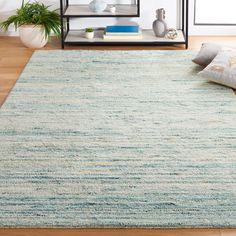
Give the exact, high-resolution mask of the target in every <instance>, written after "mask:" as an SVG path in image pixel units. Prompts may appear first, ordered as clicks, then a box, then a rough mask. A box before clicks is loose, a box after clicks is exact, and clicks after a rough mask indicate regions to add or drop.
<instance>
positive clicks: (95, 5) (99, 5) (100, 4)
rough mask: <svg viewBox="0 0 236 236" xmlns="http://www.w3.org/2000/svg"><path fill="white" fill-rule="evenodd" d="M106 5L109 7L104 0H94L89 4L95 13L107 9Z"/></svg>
mask: <svg viewBox="0 0 236 236" xmlns="http://www.w3.org/2000/svg"><path fill="white" fill-rule="evenodd" d="M106 7H107V4H106V2H104V1H103V0H93V1H92V2H90V4H89V8H90V10H91V11H92V12H95V13H101V12H103V11H104V10H105V9H106Z"/></svg>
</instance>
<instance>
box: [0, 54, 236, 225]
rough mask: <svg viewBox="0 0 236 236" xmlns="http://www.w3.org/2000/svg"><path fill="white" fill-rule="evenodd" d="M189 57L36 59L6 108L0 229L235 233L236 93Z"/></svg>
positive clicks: (0, 131)
mask: <svg viewBox="0 0 236 236" xmlns="http://www.w3.org/2000/svg"><path fill="white" fill-rule="evenodd" d="M194 54H195V53H193V52H189V51H38V52H36V53H34V55H33V57H32V58H31V60H30V62H29V64H28V65H27V67H26V68H25V70H24V72H23V73H22V75H21V77H20V79H19V81H18V82H17V84H16V86H15V88H14V89H13V91H12V93H11V95H10V96H9V98H8V99H7V101H6V103H5V104H4V105H3V106H2V108H1V109H0V226H1V227H154V228H156V227H169V228H172V227H173V228H178V227H194V228H198V227H229V228H231V227H236V97H235V96H234V94H233V91H232V90H231V89H228V88H226V87H223V86H218V85H215V84H212V83H208V82H206V81H205V80H203V79H201V78H200V77H198V76H197V75H196V73H197V71H198V68H197V67H196V66H195V65H194V64H192V62H191V59H192V58H193V56H194Z"/></svg>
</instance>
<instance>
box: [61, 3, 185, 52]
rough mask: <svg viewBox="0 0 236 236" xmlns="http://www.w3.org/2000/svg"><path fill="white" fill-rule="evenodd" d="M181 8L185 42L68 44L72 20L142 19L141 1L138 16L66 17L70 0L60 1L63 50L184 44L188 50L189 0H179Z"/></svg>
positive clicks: (138, 6) (138, 5)
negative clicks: (85, 47)
mask: <svg viewBox="0 0 236 236" xmlns="http://www.w3.org/2000/svg"><path fill="white" fill-rule="evenodd" d="M179 1H180V6H181V9H180V11H181V14H180V15H181V29H180V30H182V32H183V36H184V41H183V42H174V41H166V42H163V41H162V42H160V41H152V42H145V41H144V42H140V41H139V42H137V41H129V42H122V41H120V42H112V41H111V42H108V41H104V42H101V41H100V42H96V41H93V42H90V41H88V42H66V37H67V35H68V33H69V31H70V18H91V17H92V18H106V17H140V0H136V4H137V14H134V15H129V14H128V15H119V14H117V15H116V14H111V15H103V14H101V15H93V14H91V15H80V14H79V13H78V15H66V14H65V13H66V11H67V9H68V7H69V6H70V3H69V0H60V18H61V48H62V49H64V47H65V45H68V46H69V45H72V46H76V45H78V46H79V45H87V46H88V45H90V46H100V45H103V46H104V45H109V46H115V45H117V46H119V45H121V46H124V45H128V46H138V45H141V46H174V45H175V44H176V45H177V44H178V45H179V44H184V45H185V48H186V49H187V48H188V23H189V0H179Z"/></svg>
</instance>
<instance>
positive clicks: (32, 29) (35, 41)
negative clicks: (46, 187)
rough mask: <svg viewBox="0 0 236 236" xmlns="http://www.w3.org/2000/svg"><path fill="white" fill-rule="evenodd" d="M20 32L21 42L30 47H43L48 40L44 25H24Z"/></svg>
mask: <svg viewBox="0 0 236 236" xmlns="http://www.w3.org/2000/svg"><path fill="white" fill-rule="evenodd" d="M19 34H20V40H21V42H22V43H23V44H24V45H25V46H26V47H28V48H42V47H44V46H45V45H46V43H47V42H48V39H47V38H46V37H45V28H44V26H43V25H22V26H20V27H19Z"/></svg>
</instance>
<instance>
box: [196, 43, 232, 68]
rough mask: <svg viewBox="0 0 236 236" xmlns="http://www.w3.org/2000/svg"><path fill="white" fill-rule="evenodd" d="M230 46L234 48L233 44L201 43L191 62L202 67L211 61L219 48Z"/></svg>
mask: <svg viewBox="0 0 236 236" xmlns="http://www.w3.org/2000/svg"><path fill="white" fill-rule="evenodd" d="M230 48H234V49H236V48H235V46H226V45H220V44H215V43H203V44H202V47H201V49H200V51H199V53H198V54H197V56H196V57H195V58H194V59H193V62H194V63H196V64H198V65H200V66H202V67H206V66H208V65H209V64H210V63H211V62H212V60H213V59H214V58H215V57H216V55H217V53H218V52H219V51H220V50H222V49H230Z"/></svg>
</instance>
